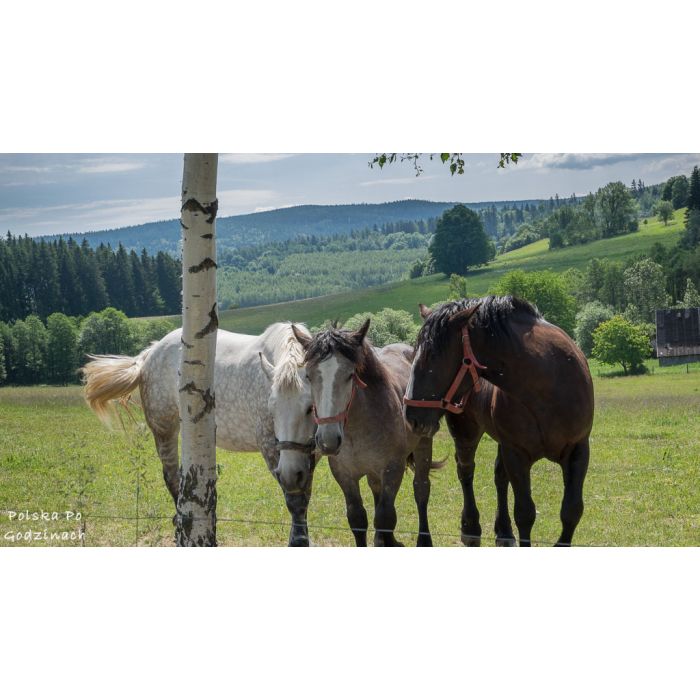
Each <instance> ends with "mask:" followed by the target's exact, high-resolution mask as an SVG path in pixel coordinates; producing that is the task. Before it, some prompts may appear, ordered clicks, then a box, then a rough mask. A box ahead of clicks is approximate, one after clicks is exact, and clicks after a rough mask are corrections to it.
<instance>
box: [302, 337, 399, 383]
mask: <svg viewBox="0 0 700 700" xmlns="http://www.w3.org/2000/svg"><path fill="white" fill-rule="evenodd" d="M352 334H353V331H350V330H347V329H345V328H340V329H338V328H335V327H333V326H331V327H329V328H327V329H326V330H323V331H319V332H318V333H316V334H315V335H314V337H313V338H312V340H311V344H310V345H309V347H308V348H307V350H306V356H305V358H304V361H305V362H307V363H318V362H321V361H322V360H325V359H326V358H327V357H328V356H329V355H333V354H335V353H340V354H341V355H343V357H345V358H347V359H348V360H350V362H352V363H353V364H354V365H355V371H356V372H357V375H358V376H359V378H360V379H361V380H362V381H363V382H366V383H367V384H377V383H380V382H384V381H386V370H385V368H384V365H383V364H382V363H381V361H380V360H379V358H378V357H377V354H376V352H375V350H374V346H373V345H372V343H370V342H369V340H367V338H364V339H363V341H362V343H361V344H360V345H358V344H357V342H355V340H354V339H353V338H352Z"/></svg>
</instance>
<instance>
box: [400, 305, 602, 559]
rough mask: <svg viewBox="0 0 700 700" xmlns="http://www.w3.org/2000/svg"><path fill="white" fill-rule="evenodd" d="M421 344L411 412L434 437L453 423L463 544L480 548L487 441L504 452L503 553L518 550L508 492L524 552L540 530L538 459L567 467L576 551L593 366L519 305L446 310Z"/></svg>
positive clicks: (418, 426)
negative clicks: (477, 477)
mask: <svg viewBox="0 0 700 700" xmlns="http://www.w3.org/2000/svg"><path fill="white" fill-rule="evenodd" d="M421 315H422V316H423V318H424V321H425V322H424V324H423V327H422V328H421V331H420V333H419V335H418V340H417V343H416V357H415V359H414V361H413V368H412V375H411V381H410V382H409V385H408V388H407V391H406V397H405V399H404V403H405V404H406V407H405V412H406V419H407V421H408V423H409V425H410V426H411V428H412V430H413V431H414V432H416V433H418V434H420V435H425V436H432V435H434V434H435V432H436V431H437V430H438V427H439V421H440V419H441V417H442V416H443V415H446V422H447V427H448V428H449V431H450V434H451V435H452V438H453V439H454V442H455V449H456V460H457V474H458V476H459V480H460V482H461V484H462V490H463V492H464V510H463V511H462V523H461V532H462V541H463V542H464V544H466V545H478V544H479V543H480V540H481V525H480V524H479V510H478V508H477V506H476V501H475V499H474V489H473V478H474V454H475V453H476V448H477V446H478V444H479V441H480V440H481V437H482V435H483V434H484V433H488V434H489V435H490V436H491V437H492V438H493V439H494V440H495V441H496V442H497V443H498V456H497V458H496V467H495V482H496V491H497V497H498V505H497V510H496V522H495V531H496V543H497V544H501V545H510V544H514V541H515V538H514V536H513V530H512V526H511V521H510V515H509V513H508V483H510V484H511V486H512V488H513V494H514V497H515V508H514V516H515V523H516V525H517V527H518V532H519V535H520V544H521V546H523V545H526V546H527V545H529V544H530V542H531V540H530V533H531V531H532V526H533V524H534V522H535V512H536V511H535V504H534V502H533V500H532V495H531V491H530V469H531V467H532V464H533V463H534V462H535V461H537V460H538V459H542V458H546V459H549V460H551V461H553V462H557V463H559V464H560V465H561V468H562V471H563V475H564V498H563V500H562V505H561V513H560V515H561V522H562V532H561V536H560V537H559V541H558V544H560V545H569V544H571V539H572V537H573V534H574V530H575V529H576V526H577V525H578V522H579V520H580V519H581V515H582V514H583V482H584V479H585V477H586V471H587V469H588V459H589V448H588V437H589V435H590V432H591V426H592V425H593V383H592V381H591V375H590V372H589V370H588V364H587V362H586V358H585V357H584V355H583V354H582V353H581V351H580V350H579V349H578V347H577V346H576V345H575V344H574V342H573V341H572V340H571V338H569V336H568V335H567V334H566V333H565V332H564V331H562V330H561V328H558V327H557V326H554V325H552V324H551V323H548V322H547V321H545V320H544V318H543V317H542V316H541V315H540V313H539V312H538V311H537V309H536V308H534V307H533V306H532V305H531V304H529V303H528V302H526V301H522V300H520V299H515V298H512V297H486V298H483V299H481V300H479V299H462V300H461V301H453V302H447V303H445V304H443V305H441V306H440V307H438V308H437V309H435V310H434V311H433V312H432V313H431V312H430V310H429V309H427V308H426V307H424V306H422V305H421Z"/></svg>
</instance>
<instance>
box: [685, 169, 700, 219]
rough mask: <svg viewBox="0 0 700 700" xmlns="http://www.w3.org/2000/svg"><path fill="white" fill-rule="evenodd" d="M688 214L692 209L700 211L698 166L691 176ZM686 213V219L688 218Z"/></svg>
mask: <svg viewBox="0 0 700 700" xmlns="http://www.w3.org/2000/svg"><path fill="white" fill-rule="evenodd" d="M687 206H688V212H690V210H691V209H700V170H698V166H697V165H696V166H695V167H694V168H693V172H692V173H691V175H690V188H689V191H688V203H687ZM687 215H688V214H687V213H686V217H687Z"/></svg>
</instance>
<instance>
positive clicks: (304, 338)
mask: <svg viewBox="0 0 700 700" xmlns="http://www.w3.org/2000/svg"><path fill="white" fill-rule="evenodd" d="M292 333H294V337H295V338H296V339H297V340H298V341H299V345H301V347H302V348H304V350H308V349H309V345H311V336H308V335H306V334H305V333H304V332H303V331H302V330H300V329H299V328H297V327H296V326H295V325H294V324H293V323H292Z"/></svg>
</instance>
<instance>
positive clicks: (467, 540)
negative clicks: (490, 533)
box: [462, 532, 481, 547]
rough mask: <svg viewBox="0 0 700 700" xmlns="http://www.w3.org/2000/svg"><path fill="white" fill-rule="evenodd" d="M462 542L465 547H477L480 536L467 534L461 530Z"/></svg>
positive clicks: (479, 542)
mask: <svg viewBox="0 0 700 700" xmlns="http://www.w3.org/2000/svg"><path fill="white" fill-rule="evenodd" d="M462 544H463V545H464V546H465V547H478V546H479V545H480V544H481V537H480V536H479V535H467V534H466V533H464V532H463V533H462Z"/></svg>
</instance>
